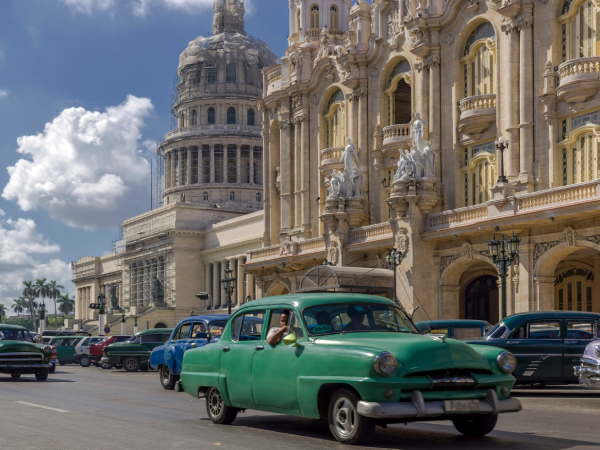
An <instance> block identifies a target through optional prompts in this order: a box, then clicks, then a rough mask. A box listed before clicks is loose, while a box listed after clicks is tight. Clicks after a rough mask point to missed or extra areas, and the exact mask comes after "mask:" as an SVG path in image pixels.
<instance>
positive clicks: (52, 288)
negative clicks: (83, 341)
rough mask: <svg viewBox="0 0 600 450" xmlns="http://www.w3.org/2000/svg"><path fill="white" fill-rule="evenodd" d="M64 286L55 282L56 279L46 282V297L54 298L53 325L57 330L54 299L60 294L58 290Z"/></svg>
mask: <svg viewBox="0 0 600 450" xmlns="http://www.w3.org/2000/svg"><path fill="white" fill-rule="evenodd" d="M64 288H65V287H64V286H63V285H61V284H56V281H50V283H48V298H51V299H52V300H54V327H55V328H56V329H57V330H58V321H57V314H56V299H57V298H58V297H59V296H60V290H59V289H64Z"/></svg>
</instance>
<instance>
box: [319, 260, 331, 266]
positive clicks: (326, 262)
mask: <svg viewBox="0 0 600 450" xmlns="http://www.w3.org/2000/svg"><path fill="white" fill-rule="evenodd" d="M321 265H322V266H333V264H332V263H330V262H329V261H327V260H325V261H323V262H322V263H321Z"/></svg>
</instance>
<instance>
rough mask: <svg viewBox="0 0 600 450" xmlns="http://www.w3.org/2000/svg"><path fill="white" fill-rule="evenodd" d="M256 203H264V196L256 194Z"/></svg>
mask: <svg viewBox="0 0 600 450" xmlns="http://www.w3.org/2000/svg"><path fill="white" fill-rule="evenodd" d="M256 201H257V202H262V194H261V193H260V192H257V193H256Z"/></svg>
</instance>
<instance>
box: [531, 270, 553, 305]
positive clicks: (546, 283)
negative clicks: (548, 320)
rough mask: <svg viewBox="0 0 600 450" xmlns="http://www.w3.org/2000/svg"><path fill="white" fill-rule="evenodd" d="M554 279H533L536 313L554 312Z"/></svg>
mask: <svg viewBox="0 0 600 450" xmlns="http://www.w3.org/2000/svg"><path fill="white" fill-rule="evenodd" d="M554 280H555V279H554V277H536V278H534V279H533V283H534V285H535V293H536V297H537V305H535V306H536V307H537V311H554Z"/></svg>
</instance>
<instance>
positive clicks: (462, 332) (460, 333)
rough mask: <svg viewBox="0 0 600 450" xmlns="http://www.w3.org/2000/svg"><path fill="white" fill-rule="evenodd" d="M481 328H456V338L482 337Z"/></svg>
mask: <svg viewBox="0 0 600 450" xmlns="http://www.w3.org/2000/svg"><path fill="white" fill-rule="evenodd" d="M481 335H482V332H481V328H478V327H473V328H454V336H453V338H454V339H469V338H475V337H481Z"/></svg>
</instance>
